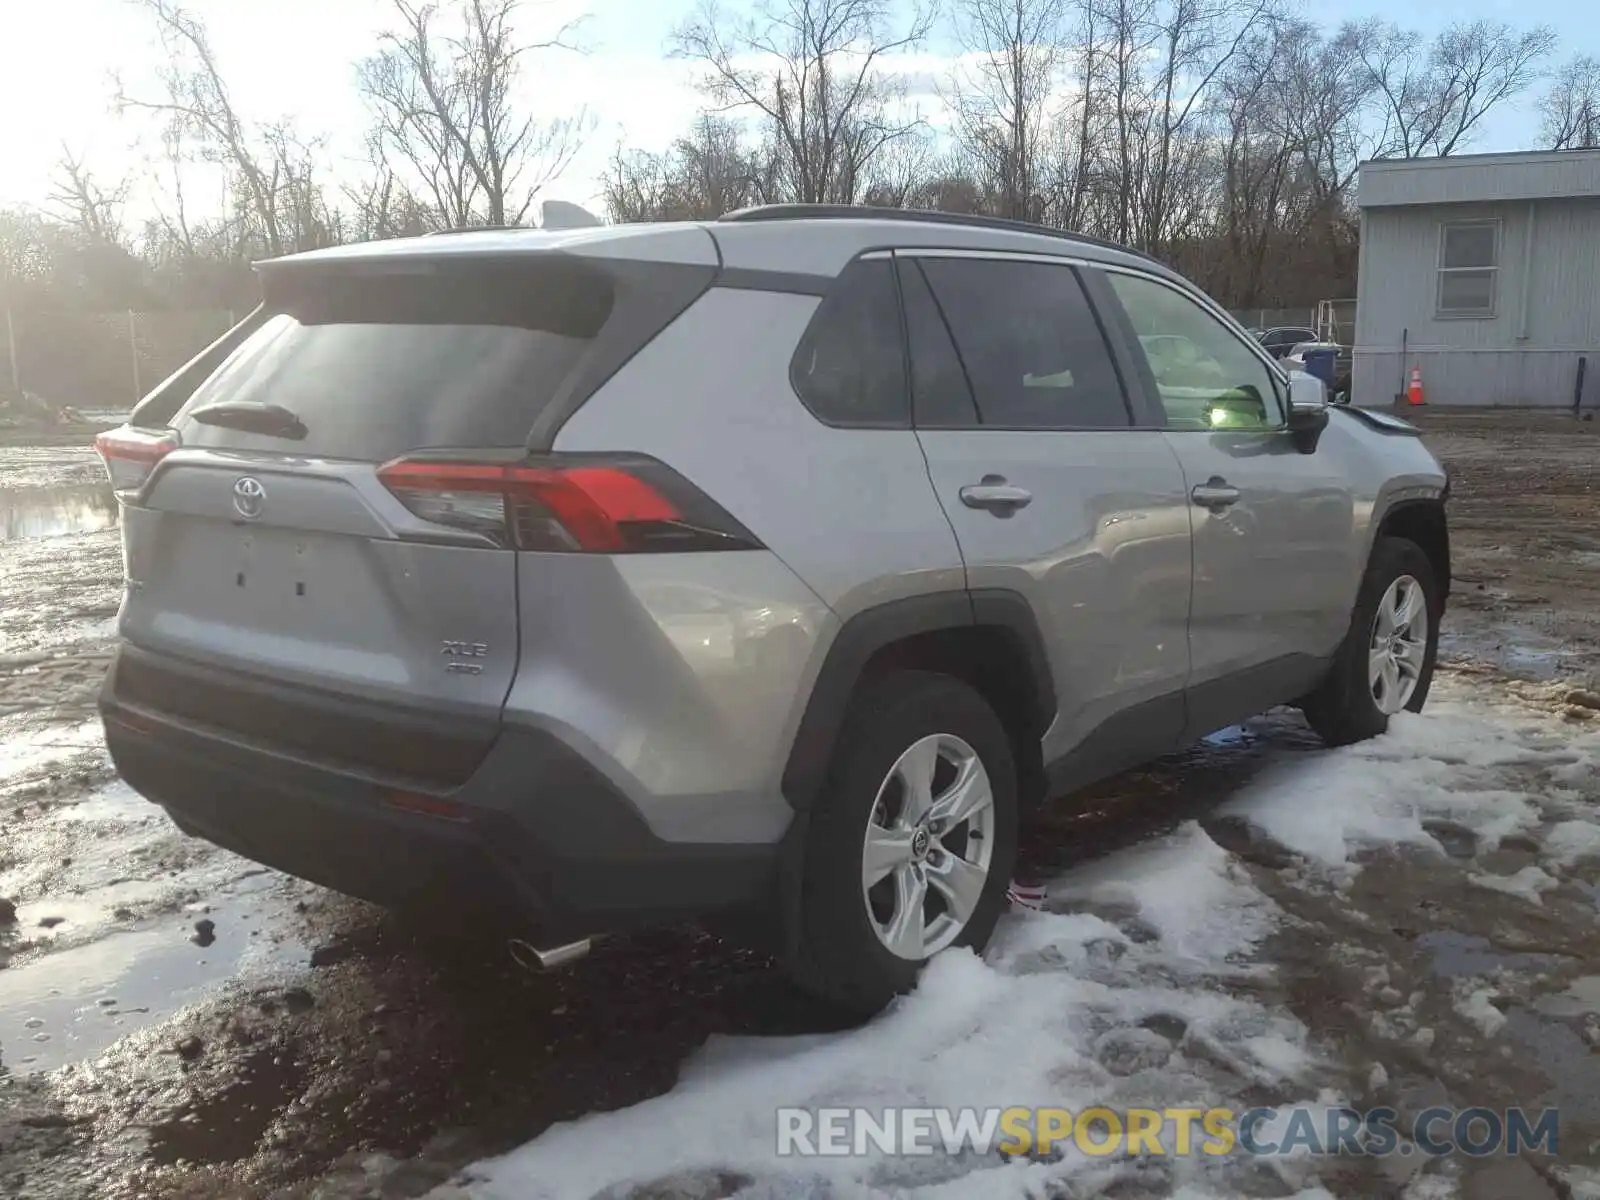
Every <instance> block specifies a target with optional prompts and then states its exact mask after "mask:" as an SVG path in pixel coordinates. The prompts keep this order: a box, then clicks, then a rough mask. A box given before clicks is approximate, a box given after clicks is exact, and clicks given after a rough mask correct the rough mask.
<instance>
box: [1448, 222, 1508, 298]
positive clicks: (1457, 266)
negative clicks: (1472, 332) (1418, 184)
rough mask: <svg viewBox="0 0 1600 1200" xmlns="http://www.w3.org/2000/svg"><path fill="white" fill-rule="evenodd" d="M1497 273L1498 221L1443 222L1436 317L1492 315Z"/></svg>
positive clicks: (1498, 265)
mask: <svg viewBox="0 0 1600 1200" xmlns="http://www.w3.org/2000/svg"><path fill="white" fill-rule="evenodd" d="M1499 273H1500V222H1499V221H1447V222H1445V223H1444V224H1442V225H1440V226H1439V311H1438V315H1439V316H1441V317H1492V316H1494V298H1495V277H1496V276H1497V275H1499Z"/></svg>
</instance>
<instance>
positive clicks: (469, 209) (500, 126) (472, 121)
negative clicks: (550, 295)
mask: <svg viewBox="0 0 1600 1200" xmlns="http://www.w3.org/2000/svg"><path fill="white" fill-rule="evenodd" d="M394 8H395V13H396V15H397V16H398V18H399V21H400V27H399V29H398V30H397V31H391V32H388V33H385V34H384V35H383V47H382V49H381V50H380V52H379V53H378V54H377V55H375V56H374V57H372V58H370V59H367V60H366V61H365V62H363V63H362V64H361V66H360V68H359V80H360V86H361V90H362V91H363V93H365V95H366V96H367V99H368V101H369V102H370V105H371V107H372V109H373V114H374V119H375V129H374V137H375V139H376V141H377V143H378V146H379V153H380V154H381V155H382V156H383V157H384V159H385V160H386V161H394V160H398V161H399V162H400V163H402V164H404V165H405V167H407V168H408V169H409V171H410V173H411V174H413V175H414V176H415V177H416V182H417V183H418V184H419V186H420V187H421V189H422V190H423V192H424V193H425V194H426V195H428V196H430V197H431V200H432V207H433V208H434V210H435V213H436V214H437V216H436V223H437V224H440V225H444V226H448V227H455V228H459V227H462V226H467V225H482V224H488V225H516V224H521V223H522V222H523V220H524V219H525V218H526V217H527V215H528V211H529V210H530V209H531V208H532V206H533V202H534V199H535V198H536V197H537V195H538V193H539V190H540V189H541V188H542V187H543V186H544V185H545V184H547V183H548V182H550V180H552V179H554V178H555V177H556V176H558V175H559V174H560V173H561V171H562V170H563V169H564V168H565V167H566V166H567V164H568V163H570V162H571V160H572V156H573V155H574V154H575V153H576V152H577V150H578V148H579V146H580V144H581V142H582V138H583V134H584V132H585V129H586V118H585V115H584V114H582V113H580V114H578V115H577V116H575V117H571V118H557V119H554V120H548V121H545V120H539V119H537V118H535V117H533V116H532V115H530V114H528V113H526V112H525V111H523V110H521V109H520V108H519V107H518V105H517V103H516V100H515V97H514V95H513V93H514V91H515V89H516V85H517V83H518V81H519V80H520V78H521V76H522V64H523V60H524V59H525V58H526V57H527V55H528V54H529V53H530V52H531V51H536V50H549V49H557V48H561V49H571V48H572V46H571V42H570V37H571V35H572V34H573V32H574V30H575V26H574V25H572V24H570V23H569V24H568V25H565V26H563V27H562V28H561V29H559V30H557V31H556V33H555V34H554V35H553V36H551V37H549V38H547V39H545V40H543V41H535V42H524V41H521V40H519V39H518V37H517V34H516V30H515V27H514V20H515V18H516V17H517V15H518V12H519V10H520V8H521V4H520V0H455V2H454V3H451V4H450V5H449V6H448V8H447V9H443V10H442V9H441V7H440V6H439V5H437V4H425V3H418V2H417V0H394ZM442 12H448V13H450V14H452V15H454V16H455V17H457V18H458V19H459V28H458V30H457V32H455V33H453V34H441V33H440V32H438V30H437V29H436V23H437V21H438V18H439V17H440V16H441V14H442Z"/></svg>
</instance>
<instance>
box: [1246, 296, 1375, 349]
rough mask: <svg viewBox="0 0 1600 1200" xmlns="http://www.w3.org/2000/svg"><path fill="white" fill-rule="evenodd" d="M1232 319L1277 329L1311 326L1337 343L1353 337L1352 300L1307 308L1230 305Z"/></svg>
mask: <svg viewBox="0 0 1600 1200" xmlns="http://www.w3.org/2000/svg"><path fill="white" fill-rule="evenodd" d="M1228 311H1229V312H1231V313H1232V314H1233V319H1234V320H1235V321H1237V322H1239V324H1241V325H1243V326H1244V327H1245V328H1246V329H1279V328H1283V327H1285V326H1288V327H1291V328H1292V327H1294V326H1297V325H1298V326H1303V327H1304V328H1306V329H1315V330H1316V331H1317V332H1318V333H1319V334H1320V335H1321V336H1322V337H1323V338H1324V339H1325V340H1327V341H1331V342H1338V343H1339V344H1340V345H1341V346H1349V345H1352V344H1353V343H1354V342H1355V340H1356V302H1355V301H1354V300H1324V301H1323V302H1322V303H1321V304H1315V305H1311V306H1310V307H1308V308H1234V309H1229V310H1228Z"/></svg>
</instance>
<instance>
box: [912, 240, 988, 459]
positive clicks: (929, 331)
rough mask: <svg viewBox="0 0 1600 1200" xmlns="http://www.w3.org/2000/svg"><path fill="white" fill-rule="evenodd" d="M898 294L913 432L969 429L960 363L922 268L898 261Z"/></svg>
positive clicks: (968, 391)
mask: <svg viewBox="0 0 1600 1200" xmlns="http://www.w3.org/2000/svg"><path fill="white" fill-rule="evenodd" d="M899 263H900V293H901V295H902V296H904V297H905V306H906V345H907V347H908V348H909V349H910V351H911V399H912V407H913V408H914V409H915V411H916V415H917V427H918V428H919V429H970V428H972V426H974V425H976V424H978V409H977V406H976V405H974V404H973V402H972V388H971V386H970V385H969V384H968V383H967V373H966V371H964V370H963V369H962V367H961V358H960V356H958V355H957V354H956V348H955V345H954V343H952V342H951V341H950V330H949V327H948V326H946V325H945V321H944V315H943V314H942V313H941V312H940V311H939V305H938V302H937V301H936V300H934V298H933V293H932V292H931V291H929V290H928V281H927V278H926V277H925V276H924V275H923V274H922V265H921V264H920V263H919V262H918V261H917V260H916V259H915V258H902V259H900V260H899Z"/></svg>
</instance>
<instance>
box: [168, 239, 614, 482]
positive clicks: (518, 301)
mask: <svg viewBox="0 0 1600 1200" xmlns="http://www.w3.org/2000/svg"><path fill="white" fill-rule="evenodd" d="M266 285H267V286H266V304H267V310H268V312H269V313H271V314H272V315H270V316H269V317H268V319H267V320H266V322H265V324H263V325H262V327H261V328H260V329H258V330H257V331H256V332H255V333H254V334H252V335H251V336H250V337H249V338H248V339H247V340H246V341H245V342H244V343H243V344H242V345H241V346H240V347H239V348H238V349H237V350H235V351H234V352H233V353H232V354H231V355H230V356H229V357H228V358H227V360H226V361H225V362H224V363H223V364H222V365H221V367H220V368H218V370H217V371H216V373H215V374H214V375H212V376H211V377H210V378H209V379H207V380H206V381H205V382H204V383H203V384H201V385H200V386H199V388H197V389H196V391H195V393H194V395H193V396H191V397H190V398H189V400H188V402H187V403H186V404H184V406H183V408H182V409H181V410H180V411H179V412H178V414H177V415H176V417H175V419H174V421H173V424H174V425H175V426H176V427H177V428H178V430H179V432H180V434H181V436H182V438H183V442H184V444H185V445H189V446H213V447H229V448H235V449H263V450H277V451H283V452H290V453H294V454H306V455H315V456H319V457H328V458H352V459H367V460H371V461H381V460H384V459H388V458H392V457H394V456H395V455H398V454H401V453H404V452H405V451H408V450H415V449H422V448H428V447H494V446H521V445H523V444H525V443H526V441H527V439H528V435H529V430H530V429H531V427H532V426H533V423H534V421H535V420H536V419H537V418H538V416H539V414H540V413H541V412H542V411H543V410H544V409H545V408H546V407H547V406H548V405H549V404H550V403H551V401H552V400H553V399H554V398H555V397H556V396H557V394H558V393H559V392H560V391H561V390H562V387H563V385H564V384H566V383H567V382H568V380H569V378H570V377H571V376H572V375H573V374H574V373H575V372H576V371H578V370H579V369H580V368H581V366H582V364H583V362H584V360H585V356H586V355H587V354H588V352H589V351H590V350H591V348H592V346H593V344H594V342H595V340H596V339H597V338H598V337H599V336H600V335H601V334H602V332H603V331H604V329H605V327H606V325H607V322H608V321H609V320H610V319H611V316H612V312H613V307H614V305H613V301H614V296H613V286H612V281H611V280H610V278H609V277H608V276H607V275H606V274H604V273H603V272H601V271H599V270H597V269H595V268H592V267H588V266H584V265H580V264H578V263H576V262H573V261H566V262H562V261H559V260H557V261H556V262H554V263H551V262H544V263H542V264H536V265H535V264H530V265H517V266H497V267H488V266H485V265H477V266H473V267H470V268H461V267H454V266H452V267H448V268H441V267H429V266H427V265H426V264H404V265H401V266H400V267H398V268H396V267H388V268H386V269H381V270H379V269H369V270H367V271H365V272H357V271H355V270H352V269H351V268H350V267H348V266H346V267H345V268H343V269H342V270H340V271H338V272H331V271H328V270H323V271H317V270H315V269H298V270H293V271H288V270H286V271H283V272H281V273H280V275H278V276H272V275H269V276H268V277H267V280H266ZM218 405H222V406H234V405H246V406H247V405H274V406H278V407H281V408H283V409H287V410H288V411H289V412H290V413H292V414H293V416H294V417H295V418H297V419H298V422H299V427H300V429H301V430H303V436H301V437H293V438H290V437H275V436H270V435H268V434H264V433H260V432H250V431H248V430H247V429H244V428H239V427H238V426H239V425H240V424H245V425H248V424H249V422H248V421H246V422H237V421H236V422H229V421H227V420H223V421H221V423H213V422H210V421H201V420H196V419H195V413H196V412H197V411H198V410H201V409H204V408H210V407H213V406H218ZM221 411H223V410H221V409H214V410H213V414H212V415H213V416H215V414H216V413H217V412H221ZM258 428H259V426H258Z"/></svg>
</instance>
